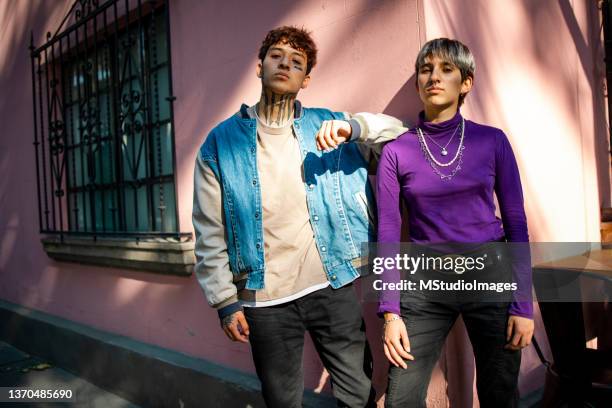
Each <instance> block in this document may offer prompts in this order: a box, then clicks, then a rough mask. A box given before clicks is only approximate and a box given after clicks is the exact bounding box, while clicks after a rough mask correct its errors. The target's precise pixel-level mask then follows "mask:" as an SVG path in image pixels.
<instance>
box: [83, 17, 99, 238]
mask: <svg viewBox="0 0 612 408" xmlns="http://www.w3.org/2000/svg"><path fill="white" fill-rule="evenodd" d="M88 21H89V19H86V20H85V24H84V25H83V26H82V28H83V41H84V50H85V59H86V60H87V66H88V67H89V66H90V63H89V60H88V58H89V53H90V45H89V36H88V34H87V22H88ZM91 68H92V71H93V76H96V75H97V73H96V69H95V68H96V67H95V66H92V67H91ZM83 82H84V84H85V103H86V105H87V108H88V112H87V119H88V120H87V124H86V126H87V136H88V142H89V149H88V151H87V179H88V187H89V194H88V195H89V216H90V226H91V231H92V232H93V234H94V236H95V235H96V233H97V228H96V190H95V184H96V167H95V158H94V151H93V143H94V142H95V137H94V127H95V122H97V120H96V116H97V115H96V114H95V111H94V109H91V103H90V102H91V100H92V99H93V94H92V92H93V89H92V88H93V79H90V76H88V75H87V73H85V75H83ZM96 110H97V109H96ZM92 116H94V124H93V125H92V121H91V119H92V118H91V117H92Z"/></svg>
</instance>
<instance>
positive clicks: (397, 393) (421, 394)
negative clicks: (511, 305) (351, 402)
mask: <svg viewBox="0 0 612 408" xmlns="http://www.w3.org/2000/svg"><path fill="white" fill-rule="evenodd" d="M401 309H402V316H403V317H404V323H405V324H406V328H407V330H408V337H409V340H410V349H411V354H412V355H413V356H414V361H406V364H407V365H408V368H407V369H405V370H404V369H402V368H397V367H394V366H391V368H390V370H389V384H388V387H387V396H386V398H385V407H406V408H413V407H425V406H426V405H425V400H426V397H427V388H428V385H429V380H430V378H431V373H432V371H433V367H434V366H435V364H436V362H437V361H438V358H439V357H440V350H441V349H442V346H443V345H444V341H445V339H446V336H447V335H448V332H449V331H450V329H451V327H452V326H453V324H454V323H455V320H456V319H457V317H458V316H459V314H461V315H462V316H463V320H464V322H465V326H466V328H467V331H468V335H469V337H470V341H471V343H472V348H473V349H474V356H475V358H476V388H477V390H478V399H479V400H480V406H481V407H483V408H488V407H496V408H501V407H515V406H516V405H517V402H518V393H517V384H518V374H519V368H520V365H521V352H520V351H511V350H506V349H504V346H505V345H506V326H507V321H508V303H507V302H501V303H493V302H472V303H460V302H453V303H451V302H448V303H440V302H426V301H425V302H424V301H421V302H417V301H402V304H401Z"/></svg>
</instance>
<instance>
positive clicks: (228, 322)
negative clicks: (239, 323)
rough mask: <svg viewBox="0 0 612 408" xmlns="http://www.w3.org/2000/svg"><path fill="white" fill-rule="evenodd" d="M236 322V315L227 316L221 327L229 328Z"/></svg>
mask: <svg viewBox="0 0 612 408" xmlns="http://www.w3.org/2000/svg"><path fill="white" fill-rule="evenodd" d="M235 320H236V313H232V314H231V315H227V316H225V317H224V318H223V319H221V327H229V326H231V325H232V324H233V323H234V321H235Z"/></svg>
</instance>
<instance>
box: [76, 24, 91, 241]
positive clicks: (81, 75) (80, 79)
mask: <svg viewBox="0 0 612 408" xmlns="http://www.w3.org/2000/svg"><path fill="white" fill-rule="evenodd" d="M74 35H75V41H76V44H75V46H74V47H75V53H76V67H77V77H76V78H77V98H78V103H77V106H78V111H77V112H78V115H77V120H78V124H77V129H78V131H79V143H81V145H82V144H83V143H84V142H85V132H84V127H83V120H84V119H83V109H82V106H83V95H82V92H81V88H82V87H83V88H85V87H84V85H85V66H84V63H83V58H82V57H81V56H80V55H79V54H80V50H79V48H80V44H79V30H75V31H74ZM85 61H87V50H86V52H85ZM83 92H85V89H83ZM87 114H88V113H86V115H87ZM84 151H85V148H84V147H81V148H80V149H79V156H80V158H81V160H80V161H81V163H80V164H81V166H80V167H81V183H80V184H81V186H85V168H84V163H85V159H84V158H83V152H84ZM85 198H86V194H85V193H83V194H81V195H79V202H80V203H81V205H82V208H81V210H82V211H83V212H82V214H83V230H84V231H87V229H88V228H87V203H86V200H85Z"/></svg>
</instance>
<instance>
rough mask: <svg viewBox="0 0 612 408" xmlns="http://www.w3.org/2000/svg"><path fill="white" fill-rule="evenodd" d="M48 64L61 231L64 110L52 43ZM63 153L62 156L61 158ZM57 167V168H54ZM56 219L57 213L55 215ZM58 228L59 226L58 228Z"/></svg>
mask: <svg viewBox="0 0 612 408" xmlns="http://www.w3.org/2000/svg"><path fill="white" fill-rule="evenodd" d="M47 65H48V66H49V65H50V66H51V72H52V73H53V78H52V79H51V82H52V86H51V92H52V94H51V111H52V112H51V113H52V118H53V121H52V122H51V130H50V131H49V135H50V136H52V137H53V140H52V141H50V143H49V146H50V147H51V154H52V157H51V159H52V160H51V167H52V172H51V176H52V177H54V178H55V183H56V184H57V187H56V189H55V190H54V191H53V195H52V200H53V202H55V201H56V200H57V207H58V218H59V226H60V228H59V230H60V231H61V230H62V229H63V228H64V209H63V206H62V193H63V186H62V180H63V173H64V150H63V145H64V141H63V140H62V139H63V134H62V133H63V131H62V128H63V119H64V118H63V117H62V121H61V123H60V121H58V117H57V112H58V110H59V112H61V111H62V106H61V101H60V100H59V97H58V93H57V87H58V80H57V74H56V73H57V65H56V63H55V45H54V44H52V45H51V61H47ZM60 155H61V158H60ZM53 167H55V168H53ZM53 218H54V219H55V215H54V217H53ZM56 229H57V228H56Z"/></svg>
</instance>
